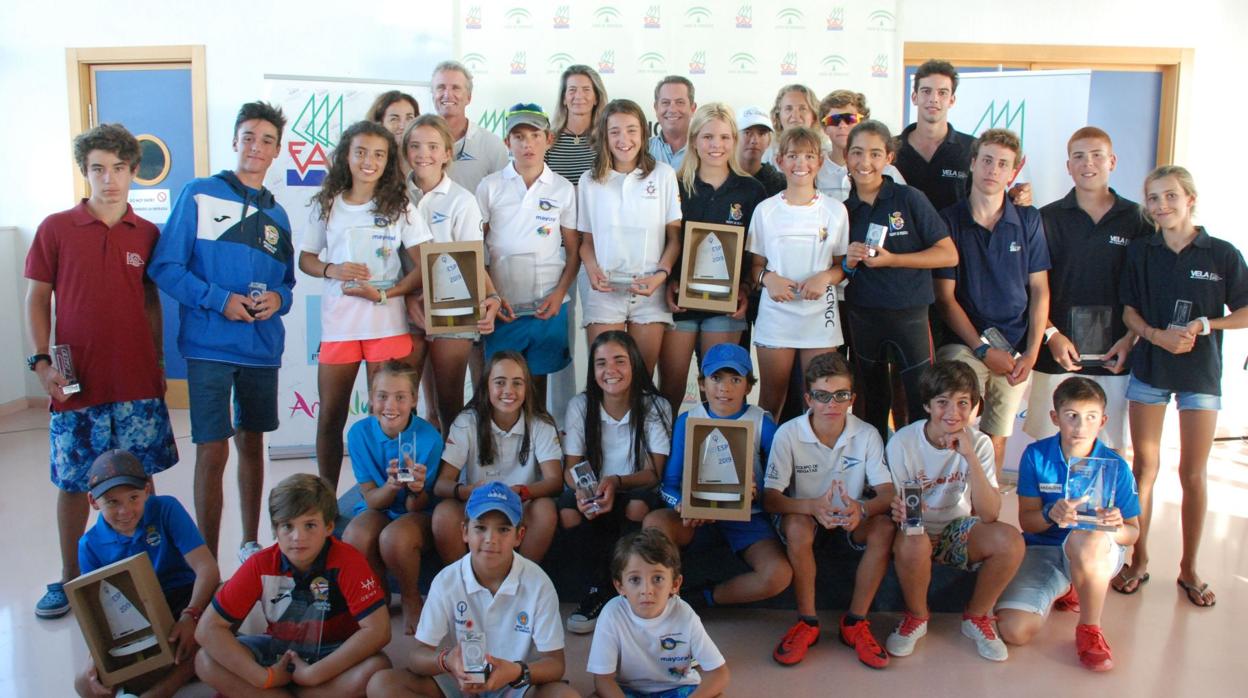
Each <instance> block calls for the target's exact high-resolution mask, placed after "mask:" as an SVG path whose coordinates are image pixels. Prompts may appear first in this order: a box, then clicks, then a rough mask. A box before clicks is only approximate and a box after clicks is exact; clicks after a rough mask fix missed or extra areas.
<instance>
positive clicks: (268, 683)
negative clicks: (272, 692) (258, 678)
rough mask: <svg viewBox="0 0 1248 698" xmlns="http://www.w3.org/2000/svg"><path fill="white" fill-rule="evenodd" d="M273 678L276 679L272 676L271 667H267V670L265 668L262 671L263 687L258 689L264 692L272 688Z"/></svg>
mask: <svg viewBox="0 0 1248 698" xmlns="http://www.w3.org/2000/svg"><path fill="white" fill-rule="evenodd" d="M274 678H276V677H275V676H274V675H273V667H268V668H266V669H265V670H264V685H263V686H261V687H260V688H262V689H266V690H267V689H270V688H273V680H274Z"/></svg>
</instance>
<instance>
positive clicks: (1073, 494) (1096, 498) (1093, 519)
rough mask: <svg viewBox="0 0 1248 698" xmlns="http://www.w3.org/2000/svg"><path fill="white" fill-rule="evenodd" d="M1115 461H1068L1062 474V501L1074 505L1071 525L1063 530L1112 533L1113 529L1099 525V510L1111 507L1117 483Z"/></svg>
mask: <svg viewBox="0 0 1248 698" xmlns="http://www.w3.org/2000/svg"><path fill="white" fill-rule="evenodd" d="M1118 467H1119V465H1118V461H1116V460H1114V459H1113V458H1071V459H1070V463H1069V464H1068V467H1067V473H1066V491H1065V494H1064V496H1065V498H1066V499H1070V500H1075V501H1076V502H1078V504H1077V506H1076V509H1075V520H1076V522H1075V524H1074V525H1073V526H1067V528H1078V529H1084V530H1088V531H1116V530H1118V527H1117V526H1110V525H1108V524H1105V523H1103V519H1102V518H1101V515H1100V514H1099V513H1098V510H1100V509H1111V508H1113V506H1114V494H1115V491H1114V490H1115V486H1116V485H1117V483H1118Z"/></svg>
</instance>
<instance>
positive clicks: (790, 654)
mask: <svg viewBox="0 0 1248 698" xmlns="http://www.w3.org/2000/svg"><path fill="white" fill-rule="evenodd" d="M818 642H819V626H817V625H809V624H807V623H806V621H803V620H798V621H797V623H795V624H794V625H793V627H791V628H789V631H788V632H787V633H785V634H784V637H782V638H780V644H778V645H776V651H774V652H772V653H771V658H772V659H774V660H776V661H777V662H779V663H781V664H784V665H785V666H792V665H794V664H797V663H798V662H800V661H802V660H803V659H805V658H806V650H808V649H810V648H811V647H814V646H815V644H816V643H818Z"/></svg>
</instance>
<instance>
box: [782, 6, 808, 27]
mask: <svg viewBox="0 0 1248 698" xmlns="http://www.w3.org/2000/svg"><path fill="white" fill-rule="evenodd" d="M805 28H806V14H805V13H804V12H802V11H801V10H799V9H797V8H796V7H786V8H784V9H783V10H780V11H779V12H777V13H776V29H805Z"/></svg>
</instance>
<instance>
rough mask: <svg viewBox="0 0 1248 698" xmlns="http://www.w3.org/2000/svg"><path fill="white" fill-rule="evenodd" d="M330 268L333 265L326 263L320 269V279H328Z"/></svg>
mask: <svg viewBox="0 0 1248 698" xmlns="http://www.w3.org/2000/svg"><path fill="white" fill-rule="evenodd" d="M332 266H334V263H333V262H326V263H325V266H323V267H321V278H322V279H328V278H329V268H330V267H332Z"/></svg>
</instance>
